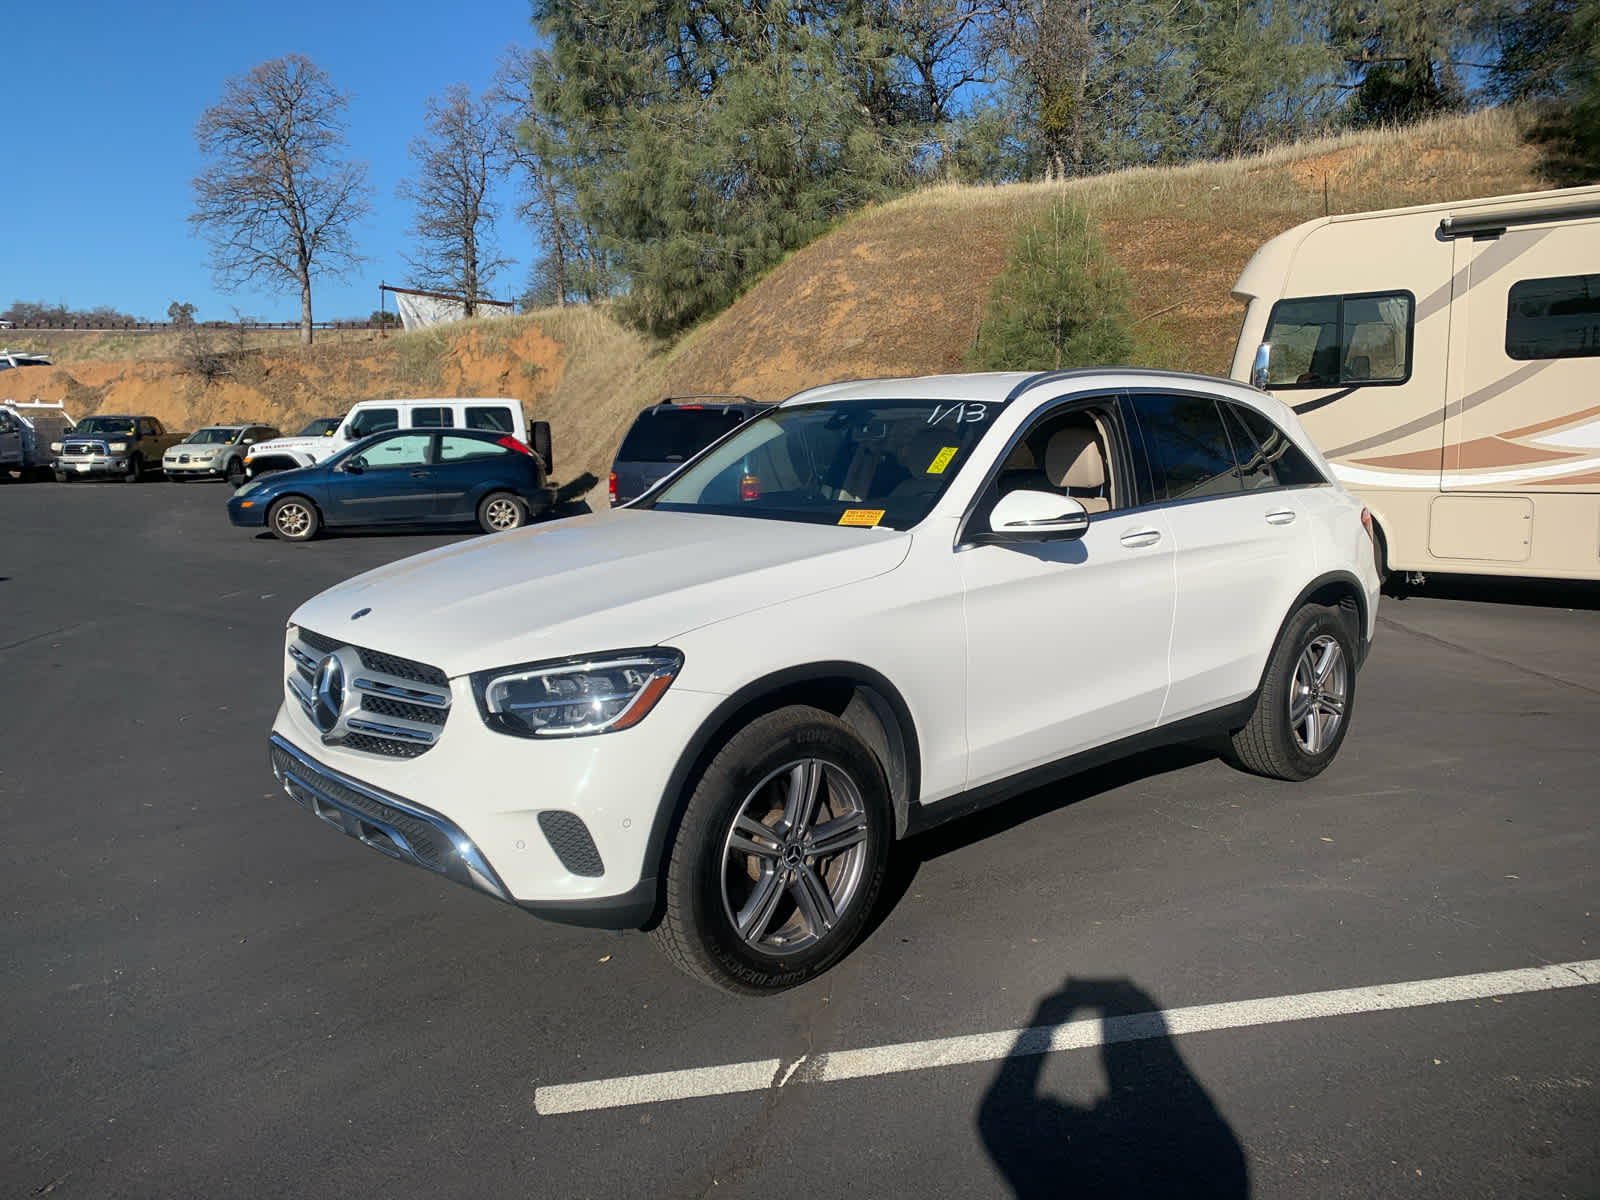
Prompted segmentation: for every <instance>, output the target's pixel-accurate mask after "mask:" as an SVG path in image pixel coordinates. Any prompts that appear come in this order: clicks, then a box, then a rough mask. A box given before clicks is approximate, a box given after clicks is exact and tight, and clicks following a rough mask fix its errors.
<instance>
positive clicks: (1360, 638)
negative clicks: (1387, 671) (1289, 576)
mask: <svg viewBox="0 0 1600 1200" xmlns="http://www.w3.org/2000/svg"><path fill="white" fill-rule="evenodd" d="M1307 604H1320V605H1323V606H1324V607H1326V608H1336V609H1338V610H1339V611H1340V612H1341V613H1343V614H1344V616H1345V621H1346V623H1347V624H1348V625H1349V627H1350V640H1351V642H1352V643H1354V645H1355V648H1356V666H1357V668H1359V667H1360V666H1361V665H1362V662H1363V660H1365V658H1366V655H1367V645H1368V642H1367V624H1368V620H1369V617H1370V614H1369V613H1368V611H1367V593H1366V589H1365V588H1364V587H1363V586H1362V583H1361V580H1360V579H1359V578H1358V577H1357V576H1356V575H1355V574H1354V573H1353V572H1350V571H1329V572H1327V573H1325V574H1323V575H1319V576H1317V578H1315V579H1313V580H1312V581H1311V582H1310V583H1308V584H1306V586H1305V587H1303V588H1301V589H1300V594H1299V595H1297V596H1296V597H1295V598H1294V603H1292V604H1290V605H1289V609H1288V611H1287V612H1285V613H1284V614H1283V619H1282V620H1281V621H1279V622H1278V631H1277V633H1275V634H1274V635H1273V638H1272V644H1273V646H1276V645H1277V644H1278V642H1279V640H1280V639H1281V638H1282V637H1283V631H1284V629H1285V628H1286V627H1287V626H1288V624H1289V622H1290V621H1292V620H1294V615H1295V613H1297V612H1299V611H1300V610H1301V609H1302V608H1304V607H1305V606H1306V605H1307ZM1271 661H1272V652H1271V650H1268V652H1267V661H1266V662H1264V663H1262V665H1261V678H1259V679H1258V680H1257V681H1256V691H1257V692H1258V693H1259V692H1260V690H1261V685H1262V684H1263V683H1265V682H1266V673H1267V667H1268V665H1270V663H1271Z"/></svg>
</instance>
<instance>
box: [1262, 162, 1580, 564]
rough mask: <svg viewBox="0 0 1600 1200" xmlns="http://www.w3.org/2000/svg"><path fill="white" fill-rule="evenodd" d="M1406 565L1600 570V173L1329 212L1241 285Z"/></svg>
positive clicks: (1274, 373)
mask: <svg viewBox="0 0 1600 1200" xmlns="http://www.w3.org/2000/svg"><path fill="white" fill-rule="evenodd" d="M1233 294H1234V296H1235V297H1236V298H1237V299H1239V300H1242V301H1244V302H1245V304H1246V305H1247V306H1248V307H1247V308H1246V310H1245V316H1244V325H1243V328H1242V329H1241V330H1240V334H1239V344H1238V346H1237V347H1236V349H1235V351H1234V357H1233V368H1232V374H1233V377H1234V378H1235V379H1240V380H1251V381H1253V382H1255V383H1256V384H1257V385H1258V386H1263V387H1265V388H1267V389H1268V390H1270V391H1271V392H1272V394H1273V395H1274V396H1276V397H1277V398H1278V399H1279V400H1282V401H1283V402H1284V403H1285V404H1287V405H1289V406H1290V407H1291V408H1293V409H1294V411H1295V412H1296V413H1297V414H1298V415H1299V417H1300V420H1301V422H1302V423H1303V424H1304V425H1305V427H1306V430H1307V431H1308V432H1309V433H1310V434H1311V436H1312V439H1313V440H1314V441H1315V442H1316V443H1317V446H1318V447H1319V448H1320V449H1321V450H1322V453H1323V455H1324V456H1325V457H1326V458H1327V459H1328V460H1329V462H1330V464H1331V465H1332V467H1333V471H1334V474H1335V475H1337V476H1338V478H1339V480H1340V482H1342V483H1343V484H1344V485H1345V486H1346V487H1348V488H1349V489H1350V490H1351V491H1353V492H1355V493H1356V494H1357V495H1358V496H1360V497H1361V499H1362V501H1363V502H1364V503H1365V504H1366V506H1367V507H1368V508H1369V509H1370V510H1371V512H1372V515H1373V518H1374V519H1375V521H1376V522H1377V525H1378V530H1379V532H1380V533H1381V539H1380V540H1379V541H1378V546H1379V550H1380V553H1381V554H1382V555H1383V560H1382V561H1381V562H1380V565H1381V566H1384V567H1386V568H1387V569H1388V570H1390V571H1404V572H1408V573H1415V574H1423V573H1427V572H1435V571H1443V572H1466V573H1472V574H1486V575H1524V576H1545V577H1560V578H1571V579H1600V187H1582V188H1568V189H1564V190H1561V191H1550V192H1534V193H1526V194H1522V195H1516V196H1497V197H1493V198H1490V199H1484V200H1467V201H1462V202H1459V203H1454V204H1430V205H1425V206H1421V207H1417V208H1402V209H1393V210H1390V211H1387V212H1373V213H1355V214H1351V215H1348V216H1336V217H1323V218H1321V219H1320V220H1315V221H1308V222H1306V223H1305V224H1304V225H1299V226H1296V227H1295V228H1294V229H1291V230H1289V231H1288V232H1287V233H1284V234H1281V235H1280V236H1278V237H1276V238H1273V239H1272V240H1271V241H1270V242H1267V243H1266V244H1265V245H1263V246H1262V247H1261V248H1260V249H1259V250H1257V251H1256V253H1255V255H1254V257H1252V258H1251V259H1250V262H1249V263H1248V264H1247V265H1246V267H1245V269H1244V272H1243V274H1241V275H1240V276H1239V281H1238V283H1236V284H1235V285H1234V288H1233Z"/></svg>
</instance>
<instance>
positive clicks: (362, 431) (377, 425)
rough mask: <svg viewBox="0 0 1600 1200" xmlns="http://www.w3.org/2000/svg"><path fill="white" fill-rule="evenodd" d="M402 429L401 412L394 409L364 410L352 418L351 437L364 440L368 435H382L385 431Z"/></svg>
mask: <svg viewBox="0 0 1600 1200" xmlns="http://www.w3.org/2000/svg"><path fill="white" fill-rule="evenodd" d="M399 427H400V412H399V410H398V409H394V408H363V409H362V410H361V411H360V412H358V413H356V415H355V416H353V417H351V418H350V437H351V439H352V440H354V439H356V438H364V437H366V436H367V435H368V434H372V433H382V432H383V431H384V430H385V429H398V428H399Z"/></svg>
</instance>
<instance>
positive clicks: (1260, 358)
mask: <svg viewBox="0 0 1600 1200" xmlns="http://www.w3.org/2000/svg"><path fill="white" fill-rule="evenodd" d="M1271 363H1272V343H1271V342H1262V343H1261V345H1259V346H1257V347H1256V360H1255V362H1254V363H1252V364H1251V366H1250V385H1251V386H1252V387H1258V388H1260V389H1261V390H1262V391H1263V392H1264V391H1266V390H1267V379H1268V367H1269V366H1270V365H1271Z"/></svg>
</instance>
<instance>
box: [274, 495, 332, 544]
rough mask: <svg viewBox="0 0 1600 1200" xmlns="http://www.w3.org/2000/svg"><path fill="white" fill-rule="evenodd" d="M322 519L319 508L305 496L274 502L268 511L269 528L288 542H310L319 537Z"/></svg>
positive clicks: (286, 497) (290, 497) (284, 498)
mask: <svg viewBox="0 0 1600 1200" xmlns="http://www.w3.org/2000/svg"><path fill="white" fill-rule="evenodd" d="M321 525H322V518H321V517H319V516H318V515H317V506H316V505H314V504H312V503H311V501H309V500H307V499H306V498H305V497H304V496H285V497H283V498H282V499H281V500H274V501H273V502H272V507H271V508H269V509H268V510H267V527H268V528H269V529H271V530H272V532H273V534H274V536H276V537H279V538H281V539H283V540H284V541H286V542H309V541H310V540H311V539H312V538H314V537H316V536H317V530H318V529H319V528H320V527H321Z"/></svg>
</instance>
